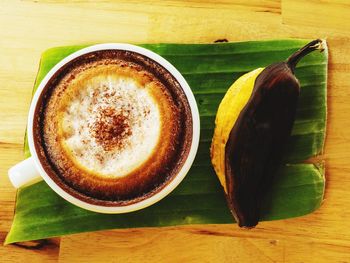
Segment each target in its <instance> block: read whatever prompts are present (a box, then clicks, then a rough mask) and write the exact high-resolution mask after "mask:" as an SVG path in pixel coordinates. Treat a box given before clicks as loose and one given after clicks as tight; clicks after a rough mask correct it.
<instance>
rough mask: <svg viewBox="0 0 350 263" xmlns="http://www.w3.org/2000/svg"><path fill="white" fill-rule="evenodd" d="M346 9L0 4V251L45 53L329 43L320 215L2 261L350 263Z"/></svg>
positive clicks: (98, 243)
mask: <svg viewBox="0 0 350 263" xmlns="http://www.w3.org/2000/svg"><path fill="white" fill-rule="evenodd" d="M349 34H350V3H349V1H347V0H336V1H332V0H323V1H315V0H313V1H303V0H298V1H289V0H288V1H287V0H282V1H279V0H276V1H268V0H265V1H258V0H254V1H247V0H239V1H228V0H221V1H215V0H205V1H204V0H203V1H199V0H197V1H195V0H193V1H127V0H125V1H118V2H111V1H103V2H102V1H101V2H100V3H98V4H97V3H93V2H84V1H70V2H65V1H57V2H55V1H17V0H16V1H15V0H9V1H7V0H1V1H0V80H1V82H0V83H1V85H0V102H1V103H0V120H1V124H0V242H1V243H2V242H3V240H4V238H5V235H6V233H7V232H8V230H9V228H10V225H11V220H12V217H13V210H14V202H15V196H16V192H15V190H14V189H13V188H12V187H11V185H10V182H9V181H8V179H7V170H8V168H9V167H10V166H11V165H13V164H15V163H16V162H18V161H20V160H21V159H22V158H23V155H22V148H23V135H24V129H25V126H26V118H27V112H28V107H29V103H30V97H31V90H32V86H33V83H34V80H35V76H36V73H37V69H38V63H39V58H40V54H41V52H42V51H44V50H45V49H47V48H49V47H53V46H60V45H71V44H85V43H100V42H130V43H146V42H149V43H155V42H179V43H210V42H213V41H215V40H216V39H222V38H227V39H228V40H230V41H238V40H256V39H271V38H289V37H295V38H318V37H322V38H327V40H328V44H329V49H330V63H329V81H328V92H329V93H328V100H329V104H328V105H329V112H328V129H327V139H326V148H325V154H324V157H325V159H326V165H327V174H326V177H327V189H326V196H325V197H326V198H325V201H324V203H323V205H322V207H321V208H320V209H319V210H318V211H316V212H315V213H313V214H311V215H308V216H304V217H301V218H296V219H290V220H281V221H275V222H263V223H261V224H259V226H258V227H257V228H256V229H253V230H249V231H247V230H240V229H238V227H237V226H236V225H201V226H184V227H170V228H149V229H130V230H114V231H101V232H94V233H84V234H77V235H71V236H65V237H62V238H60V239H51V240H48V241H45V242H44V243H42V244H36V243H33V242H32V243H29V244H25V245H29V246H32V248H23V246H22V247H20V246H15V245H9V246H0V262H48V261H52V262H56V261H60V262H343V263H344V262H350V212H349V211H350V190H349V189H350V118H349V117H350V45H349V41H350V38H349Z"/></svg>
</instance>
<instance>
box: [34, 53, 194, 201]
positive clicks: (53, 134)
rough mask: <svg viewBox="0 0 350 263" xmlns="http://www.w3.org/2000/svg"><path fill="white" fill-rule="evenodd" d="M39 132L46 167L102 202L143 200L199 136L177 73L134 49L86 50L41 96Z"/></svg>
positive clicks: (68, 187) (72, 188)
mask: <svg viewBox="0 0 350 263" xmlns="http://www.w3.org/2000/svg"><path fill="white" fill-rule="evenodd" d="M33 134H34V136H35V137H36V140H35V141H34V143H35V148H36V151H37V154H38V156H39V159H40V162H41V164H42V166H43V168H44V169H45V171H46V172H47V174H48V175H49V176H50V177H51V178H52V180H54V182H55V183H56V184H58V185H59V186H60V187H61V188H62V189H64V190H65V191H66V192H68V193H70V194H71V195H73V196H75V197H77V198H79V199H81V200H84V201H86V202H89V203H92V204H98V205H106V206H115V205H128V204H132V203H136V202H139V201H140V200H144V199H146V198H148V197H150V196H152V195H154V194H155V193H157V192H158V191H160V190H161V189H162V188H164V187H165V186H166V185H167V183H168V182H170V181H171V180H173V178H174V177H175V176H176V174H177V173H178V171H179V170H180V169H181V167H182V165H183V163H184V161H185V160H186V158H187V156H188V152H189V149H190V146H191V142H192V115H191V111H190V106H189V103H188V101H187V98H186V95H185V93H184V92H183V90H182V89H181V86H180V84H179V83H178V82H177V81H176V79H175V78H174V77H173V76H172V75H171V74H170V73H169V72H168V71H167V70H166V69H164V68H163V67H162V66H160V65H159V64H157V62H155V61H152V60H150V59H148V58H147V57H144V56H142V55H140V54H137V53H134V52H128V51H116V50H104V51H96V52H92V53H89V54H85V55H83V56H82V57H78V58H76V59H75V60H74V61H72V62H70V63H69V64H67V65H65V66H64V67H62V68H61V69H60V70H59V71H58V72H57V73H56V74H55V75H54V76H53V77H52V78H51V79H50V80H49V82H48V84H47V85H46V87H45V91H44V92H43V93H42V96H41V97H40V98H39V102H38V107H37V108H36V112H35V123H34V125H33Z"/></svg>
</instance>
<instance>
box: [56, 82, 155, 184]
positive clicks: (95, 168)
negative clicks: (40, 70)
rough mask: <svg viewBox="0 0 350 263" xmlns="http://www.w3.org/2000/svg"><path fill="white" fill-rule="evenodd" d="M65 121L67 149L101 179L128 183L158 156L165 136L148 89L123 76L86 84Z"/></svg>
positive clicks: (73, 102) (69, 106)
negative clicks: (133, 173)
mask: <svg viewBox="0 0 350 263" xmlns="http://www.w3.org/2000/svg"><path fill="white" fill-rule="evenodd" d="M85 85H86V86H83V87H80V89H79V90H78V92H77V93H75V94H74V95H75V96H74V98H72V99H71V101H70V103H69V105H67V109H66V111H65V113H64V115H63V122H62V125H63V131H64V133H65V139H64V144H65V148H66V149H68V150H69V151H71V152H72V156H73V157H74V158H75V159H76V161H77V163H78V164H79V165H81V166H83V167H84V168H85V169H88V170H90V171H92V172H94V173H98V174H99V175H103V176H107V177H122V176H125V175H127V174H128V173H130V172H131V171H132V170H134V169H135V168H137V167H138V166H140V165H141V164H142V163H143V162H144V161H145V160H147V159H148V157H149V156H150V155H151V154H152V151H153V149H154V147H155V146H156V145H157V142H158V139H159V134H160V116H159V110H158V107H157V103H156V102H155V101H154V99H153V98H152V96H151V95H150V94H149V93H148V90H147V87H145V86H142V85H141V84H139V83H137V82H135V81H134V80H133V79H131V78H128V77H123V76H118V75H114V76H113V75H98V76H94V77H93V78H92V79H90V80H89V81H87V82H85Z"/></svg>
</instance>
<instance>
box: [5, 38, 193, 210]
mask: <svg viewBox="0 0 350 263" xmlns="http://www.w3.org/2000/svg"><path fill="white" fill-rule="evenodd" d="M110 49H114V50H127V51H132V52H136V53H139V54H141V55H144V56H146V57H148V58H150V59H152V60H154V61H156V62H157V63H159V64H160V65H161V66H163V67H164V68H165V69H166V70H168V71H169V72H170V74H171V75H173V77H175V79H176V80H177V81H178V82H179V84H180V86H181V87H182V89H183V91H184V92H185V94H186V96H187V100H188V102H189V105H190V108H191V114H192V122H193V131H192V144H191V148H190V151H189V154H188V157H187V159H186V161H185V162H184V164H183V166H182V168H181V169H180V171H179V172H178V174H177V175H176V176H175V177H174V178H173V179H172V181H170V182H169V183H168V184H167V185H166V186H165V187H164V188H163V189H162V190H160V191H159V192H158V193H156V194H154V195H152V196H150V197H149V198H146V199H144V200H141V201H140V202H138V203H133V204H130V205H127V206H103V205H95V204H90V203H87V202H85V201H82V200H80V199H78V198H76V197H74V196H72V195H71V194H69V193H68V192H66V191H65V190H63V189H62V188H61V187H60V186H59V185H57V184H56V183H55V182H54V181H53V180H52V179H51V177H50V176H49V175H48V174H47V173H46V172H45V170H44V168H43V167H42V164H41V162H40V160H39V158H38V155H37V152H36V150H35V144H34V141H35V140H36V138H35V137H34V136H33V120H34V112H35V109H36V106H37V103H38V100H39V97H40V95H41V93H42V91H43V90H44V88H45V86H46V84H47V83H48V81H49V80H50V79H51V77H52V76H53V75H54V74H55V73H56V72H57V71H58V70H59V69H60V68H61V67H62V66H63V65H65V64H66V63H69V62H70V61H71V60H73V59H75V58H77V57H79V56H82V55H84V54H86V53H90V52H93V51H98V50H110ZM199 128H200V123H199V113H198V108H197V103H196V100H195V98H194V96H193V93H192V91H191V89H190V87H189V85H188V84H187V82H186V80H185V79H184V78H183V76H182V75H181V74H180V72H179V71H178V70H177V69H176V68H175V67H174V66H173V65H171V64H170V63H169V62H168V61H167V60H165V59H164V58H163V57H161V56H159V55H158V54H156V53H154V52H152V51H150V50H148V49H145V48H142V47H138V46H134V45H130V44H122V43H107V44H98V45H93V46H89V47H87V48H83V49H81V50H78V51H77V52H75V53H73V54H71V55H69V56H67V57H65V58H64V59H62V60H61V61H60V62H59V63H57V64H56V66H54V67H53V68H52V69H51V70H50V71H49V72H48V73H47V75H46V76H45V78H44V79H43V80H42V81H41V83H40V85H39V87H38V89H37V90H36V92H35V94H34V96H33V99H32V102H31V106H30V110H29V116H28V125H27V136H28V142H29V149H30V153H31V155H32V156H31V157H30V158H28V159H26V160H24V161H22V162H20V163H18V164H16V165H15V166H13V167H12V168H10V170H9V171H8V175H9V178H10V181H11V182H12V184H13V186H14V187H16V188H19V187H22V186H27V185H30V184H33V183H35V182H38V181H41V180H42V179H44V180H45V182H46V183H47V184H48V185H49V186H50V187H51V188H52V190H54V191H55V192H56V193H57V194H59V195H60V196H61V197H63V198H64V199H65V200H67V201H68V202H70V203H72V204H74V205H77V206H79V207H81V208H84V209H87V210H91V211H94V212H99V213H109V214H112V213H115V214H118V213H127V212H132V211H136V210H139V209H142V208H145V207H147V206H150V205H152V204H154V203H156V202H158V201H159V200H161V199H162V198H164V197H165V196H167V195H168V194H169V193H170V192H171V191H173V190H174V189H175V188H176V187H177V186H178V185H179V183H180V182H181V181H182V180H183V179H184V177H185V176H186V174H187V172H188V170H189V169H190V167H191V165H192V163H193V161H194V158H195V155H196V153H197V149H198V144H199V130H200V129H199Z"/></svg>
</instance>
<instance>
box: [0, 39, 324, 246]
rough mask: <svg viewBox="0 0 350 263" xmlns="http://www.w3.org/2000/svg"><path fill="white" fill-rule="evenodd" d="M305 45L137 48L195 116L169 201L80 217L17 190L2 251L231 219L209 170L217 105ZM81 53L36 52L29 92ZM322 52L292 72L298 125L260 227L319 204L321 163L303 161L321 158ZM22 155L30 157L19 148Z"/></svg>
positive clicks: (42, 193) (41, 194) (44, 191)
mask: <svg viewBox="0 0 350 263" xmlns="http://www.w3.org/2000/svg"><path fill="white" fill-rule="evenodd" d="M307 42H308V41H307V40H269V41H249V42H236V43H220V44H145V45H140V46H143V47H146V48H148V49H150V50H153V51H154V52H156V53H158V54H160V55H161V56H163V57H165V58H166V59H167V60H169V61H170V62H171V63H172V64H173V65H174V66H175V67H176V68H177V69H178V70H179V71H180V72H181V73H182V74H183V75H184V77H185V78H186V80H187V81H188V83H189V85H190V86H191V88H192V90H193V92H194V94H195V97H196V100H197V103H198V107H199V112H200V118H201V139H200V145H199V150H198V153H197V156H196V159H195V161H194V164H193V166H192V168H191V170H190V172H189V173H188V175H187V176H186V178H185V179H184V181H183V182H182V183H181V184H180V185H179V186H178V187H177V189H175V191H173V192H172V193H171V194H170V195H169V196H168V197H166V198H164V199H163V200H161V201H160V202H158V203H157V204H155V205H152V206H151V207H148V208H146V209H143V210H140V211H136V212H132V213H128V214H122V215H106V214H98V213H94V212H90V211H87V210H83V209H81V208H78V207H76V206H74V205H71V204H70V203H68V202H66V201H65V200H63V199H62V198H61V197H59V196H58V195H57V194H56V193H55V192H53V191H52V190H51V189H50V188H49V187H48V186H47V185H46V183H45V182H43V181H42V182H39V183H37V184H34V185H31V186H28V187H24V188H21V189H19V191H18V193H17V202H16V210H15V216H14V221H13V224H12V227H11V230H10V232H9V234H8V235H7V238H6V240H5V243H6V244H9V243H14V242H20V241H27V240H35V239H42V238H48V237H53V236H61V235H66V234H73V233H79V232H86V231H95V230H102V229H112V228H133V227H157V226H171V225H185V224H224V223H232V222H234V219H233V218H232V216H231V215H230V212H229V210H228V208H227V206H226V201H225V198H224V195H223V190H222V189H221V186H220V184H219V181H218V180H217V178H216V175H215V173H214V171H213V169H212V168H211V164H210V156H209V146H210V141H211V137H212V134H213V128H214V119H215V114H216V111H217V108H218V105H219V103H220V101H221V99H222V98H223V96H224V94H225V92H226V90H227V89H228V87H229V86H230V85H231V84H232V83H233V81H235V80H236V79H237V78H238V77H239V76H241V75H242V74H244V73H246V72H248V71H250V70H252V69H255V68H257V67H265V66H267V65H269V64H271V63H273V62H277V61H281V60H284V59H286V58H287V57H288V56H289V55H290V54H291V53H292V52H294V51H295V50H297V49H299V48H300V47H302V46H303V45H304V44H306V43H307ZM83 47H84V46H69V47H58V48H52V49H49V50H47V51H46V52H44V53H43V55H42V58H41V63H40V69H39V73H38V75H37V79H36V83H35V87H34V90H35V88H37V87H38V85H39V83H40V81H41V80H42V79H43V77H44V76H45V74H46V73H47V72H48V71H49V70H50V69H51V68H52V67H53V66H54V65H55V64H56V63H57V62H58V61H60V60H61V59H62V58H64V57H65V56H67V55H68V54H70V53H72V52H74V51H76V50H78V49H81V48H83ZM327 63H328V57H327V52H323V53H319V52H314V53H312V54H310V55H308V56H307V57H305V58H304V59H303V60H302V61H301V62H300V63H299V64H298V67H297V69H296V75H297V77H298V78H299V80H300V83H301V86H302V89H301V97H300V101H299V105H298V111H297V119H296V121H295V124H294V128H293V132H292V136H291V138H290V141H289V143H288V150H287V151H286V153H285V156H284V163H285V164H284V165H283V166H282V167H281V168H280V170H279V171H278V173H277V174H276V176H275V179H274V181H273V187H272V190H271V191H270V192H269V193H268V194H267V195H266V197H265V198H264V200H263V209H262V220H276V219H284V218H291V217H296V216H301V215H305V214H308V213H311V212H313V211H314V210H316V209H317V208H318V207H319V206H320V205H321V203H322V200H323V195H324V189H325V178H324V173H325V170H324V164H323V163H322V162H321V163H316V164H310V163H309V164H306V163H303V161H304V160H306V159H309V158H310V157H313V156H317V155H320V154H321V153H322V151H323V145H324V139H325V131H326V113H327V102H326V92H327V86H326V84H327ZM25 156H26V157H28V156H30V153H29V150H28V146H27V143H25Z"/></svg>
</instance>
